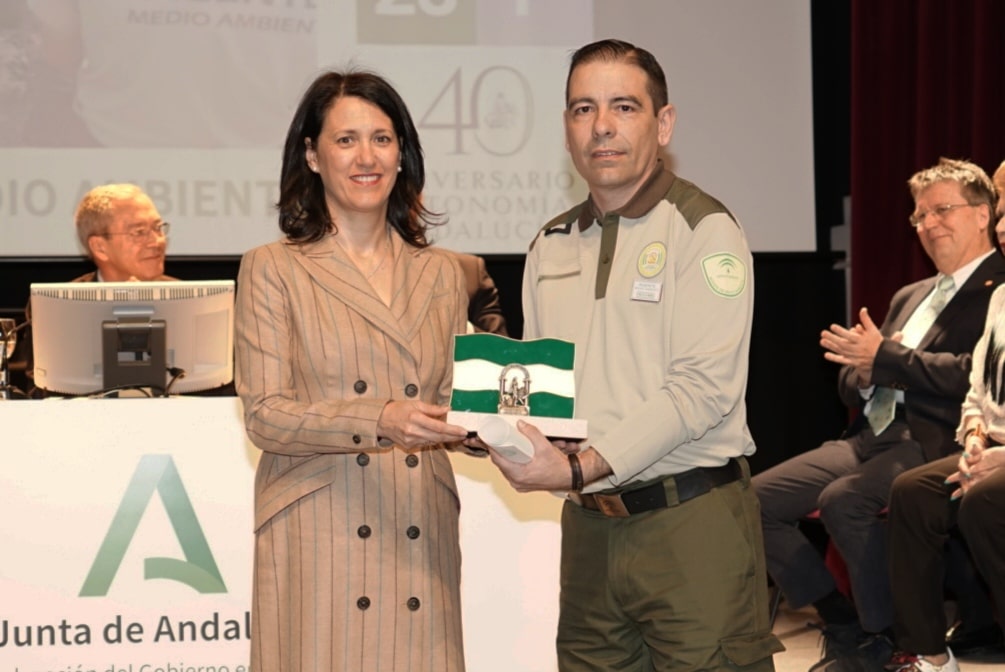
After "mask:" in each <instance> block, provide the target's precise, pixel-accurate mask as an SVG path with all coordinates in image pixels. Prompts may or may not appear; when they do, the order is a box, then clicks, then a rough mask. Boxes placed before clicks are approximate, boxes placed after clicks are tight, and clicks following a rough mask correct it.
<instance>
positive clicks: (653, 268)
mask: <svg viewBox="0 0 1005 672" xmlns="http://www.w3.org/2000/svg"><path fill="white" fill-rule="evenodd" d="M666 263H667V248H666V245H664V244H663V243H649V244H648V245H646V248H645V249H644V250H642V254H640V255H639V262H638V269H639V275H641V276H642V277H643V278H652V277H655V276H656V275H657V274H659V272H660V271H662V270H663V267H664V266H666Z"/></svg>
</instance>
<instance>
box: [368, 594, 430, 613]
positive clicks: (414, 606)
mask: <svg viewBox="0 0 1005 672" xmlns="http://www.w3.org/2000/svg"><path fill="white" fill-rule="evenodd" d="M405 606H407V607H408V610H409V611H418V610H419V607H421V606H422V602H420V601H419V598H417V597H410V598H408V602H405ZM356 607H357V608H359V610H360V611H366V610H367V609H369V608H370V598H369V597H367V596H366V595H364V596H363V597H361V598H359V599H358V600H356Z"/></svg>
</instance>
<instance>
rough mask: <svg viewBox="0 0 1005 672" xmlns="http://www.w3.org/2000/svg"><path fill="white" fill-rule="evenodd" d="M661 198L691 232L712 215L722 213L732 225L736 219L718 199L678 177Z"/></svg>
mask: <svg viewBox="0 0 1005 672" xmlns="http://www.w3.org/2000/svg"><path fill="white" fill-rule="evenodd" d="M663 198H664V200H666V201H669V202H670V203H673V204H674V206H675V207H676V208H677V210H678V212H680V214H681V215H682V216H683V217H684V221H686V222H687V225H688V226H689V227H691V230H692V231H694V229H695V227H697V226H698V223H699V222H701V220H703V219H704V218H705V217H707V216H709V215H711V214H714V213H722V214H724V215H726V216H727V217H729V218H730V219H732V220H733V223H734V224H735V223H736V217H733V213H731V212H730V211H729V208H727V207H726V206H725V205H723V204H722V203H721V202H719V200H718V199H716V198H713V197H712V196H709V195H708V194H706V193H705V192H704V191H702V190H701V189H700V188H698V187H697V186H695V184H694V183H693V182H688V181H687V180H684V179H681V178H680V177H677V178H676V179H675V180H674V181H673V184H672V185H670V189H669V190H668V191H667V193H666V196H664V197H663Z"/></svg>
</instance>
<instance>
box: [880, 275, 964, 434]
mask: <svg viewBox="0 0 1005 672" xmlns="http://www.w3.org/2000/svg"><path fill="white" fill-rule="evenodd" d="M955 287H956V283H954V282H953V278H952V276H950V275H943V276H942V277H940V278H939V281H938V283H937V284H936V285H935V292H934V293H933V294H932V300H931V301H929V302H928V306H926V307H925V310H924V311H923V312H922V313H921V314H920V315H918V316H916V317H912V319H911V320H908V323H907V324H906V325H904V341H905V343H904V344H905V345H908V346H910V347H912V348H913V347H915V346H917V345H918V343H920V342H921V339H922V338H923V337H924V336H925V334H926V333H927V332H928V330H929V329H931V328H932V325H933V324H934V323H935V318H937V317H938V316H939V313H941V312H942V309H943V308H945V307H946V304H947V303H949V297H950V296H951V295H952V292H953V289H954V288H955ZM896 412H897V391H896V390H894V389H893V388H891V387H877V388H876V391H875V392H874V393H873V395H872V399H871V400H870V401H869V405H868V406H867V407H866V409H865V417H866V418H867V419H868V420H869V426H870V427H872V431H873V433H874V434H876V435H879V434H881V433H882V432H883V430H884V429H886V428H887V427H889V426H890V423H891V422H893V416H894V415H895V414H896Z"/></svg>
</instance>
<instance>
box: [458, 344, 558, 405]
mask: <svg viewBox="0 0 1005 672" xmlns="http://www.w3.org/2000/svg"><path fill="white" fill-rule="evenodd" d="M575 358H576V353H575V346H574V345H573V344H572V343H570V342H568V341H562V340H559V339H555V338H541V339H536V340H533V341H517V340H513V339H511V338H505V337H503V336H496V335H495V334H466V335H463V336H455V337H454V390H453V393H452V394H451V397H450V408H451V410H454V411H469V412H477V413H496V412H497V411H498V405H499V375H500V374H501V373H502V370H503V368H505V367H506V366H508V365H509V364H521V365H523V366H524V367H526V368H527V370H528V373H529V375H530V398H529V404H530V412H531V415H536V416H544V417H552V418H572V417H574V412H575V389H576V381H575V375H574V373H573V366H574V363H575Z"/></svg>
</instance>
